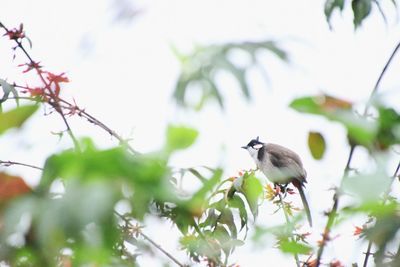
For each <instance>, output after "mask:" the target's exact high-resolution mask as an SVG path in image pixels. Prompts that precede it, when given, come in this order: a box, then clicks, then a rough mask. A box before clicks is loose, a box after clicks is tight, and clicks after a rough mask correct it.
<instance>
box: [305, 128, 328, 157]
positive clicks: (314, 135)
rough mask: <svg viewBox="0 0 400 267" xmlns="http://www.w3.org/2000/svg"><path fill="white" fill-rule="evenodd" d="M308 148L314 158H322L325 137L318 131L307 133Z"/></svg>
mask: <svg viewBox="0 0 400 267" xmlns="http://www.w3.org/2000/svg"><path fill="white" fill-rule="evenodd" d="M308 148H309V149H310V152H311V155H312V156H313V158H314V159H317V160H319V159H322V157H323V156H324V153H325V149H326V143H325V139H324V137H323V136H322V134H321V133H319V132H309V133H308Z"/></svg>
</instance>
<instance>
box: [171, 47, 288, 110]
mask: <svg viewBox="0 0 400 267" xmlns="http://www.w3.org/2000/svg"><path fill="white" fill-rule="evenodd" d="M173 50H174V53H175V55H176V56H177V58H178V59H179V60H180V61H181V64H182V67H181V68H182V70H181V74H180V75H179V77H178V81H177V82H176V86H175V91H174V94H173V97H174V99H175V100H176V102H177V103H178V105H181V106H183V107H191V108H195V109H197V110H198V109H201V108H202V106H203V105H204V103H206V102H207V101H208V100H210V99H215V100H217V102H218V104H219V106H220V107H221V108H223V107H224V99H223V96H222V94H221V92H220V88H219V87H218V86H217V84H218V82H217V80H216V75H217V74H218V73H220V72H226V73H228V74H230V75H231V76H232V77H234V79H235V80H236V81H237V83H238V85H239V87H240V89H241V91H242V93H243V95H244V96H245V98H246V99H250V97H251V94H250V89H249V85H248V82H247V79H246V75H247V71H248V69H249V68H250V67H251V66H253V65H254V64H256V63H257V56H258V55H257V53H258V52H259V51H268V52H271V53H273V54H274V55H276V56H277V57H278V58H279V59H281V60H283V61H287V60H288V56H287V54H286V52H285V51H284V50H282V49H280V48H279V47H278V46H277V44H276V43H275V42H273V41H260V42H239V43H227V44H222V45H210V46H206V47H197V48H196V49H195V50H194V52H193V53H192V54H190V55H182V54H181V53H179V52H178V51H177V49H176V48H173ZM234 50H240V51H243V52H245V53H246V54H247V55H249V56H250V58H251V59H252V60H253V62H252V64H251V66H245V67H239V66H236V65H235V64H234V63H233V62H232V61H231V60H230V59H229V54H230V53H231V52H232V51H234ZM195 90H200V95H199V96H198V97H197V98H196V99H193V93H192V92H194V91H195ZM191 98H192V99H191Z"/></svg>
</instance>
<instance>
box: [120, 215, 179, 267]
mask: <svg viewBox="0 0 400 267" xmlns="http://www.w3.org/2000/svg"><path fill="white" fill-rule="evenodd" d="M114 213H115V215H117V216H118V217H119V218H120V219H122V220H123V221H124V222H125V223H126V224H127V225H129V226H130V227H132V228H134V229H135V233H137V234H139V235H141V236H142V237H143V238H144V239H146V240H147V241H148V242H149V243H150V244H152V245H153V246H154V247H155V248H157V249H158V250H160V251H161V252H162V253H163V254H164V255H166V256H167V257H168V258H170V259H171V260H172V261H173V262H175V263H176V265H178V266H180V267H187V265H185V264H183V263H181V262H179V260H178V259H176V258H175V257H174V256H172V255H171V254H170V253H169V252H168V251H166V250H165V249H163V248H162V247H161V246H160V245H158V244H157V243H156V242H154V241H153V239H151V238H150V237H149V236H147V235H146V234H144V233H143V232H142V231H141V230H140V228H139V227H136V226H134V225H132V223H131V222H130V220H129V219H127V218H125V216H123V215H122V214H120V213H118V212H116V211H114Z"/></svg>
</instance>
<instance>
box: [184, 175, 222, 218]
mask: <svg viewBox="0 0 400 267" xmlns="http://www.w3.org/2000/svg"><path fill="white" fill-rule="evenodd" d="M221 177H222V170H221V169H218V170H216V171H215V172H214V174H213V176H212V177H211V178H210V179H209V180H207V181H206V182H205V183H204V184H203V186H202V187H201V188H200V189H199V190H198V191H197V192H196V193H194V194H193V196H192V197H191V198H190V199H189V200H188V201H187V202H186V203H185V206H187V207H188V209H189V210H190V211H191V214H193V215H194V216H197V217H199V216H201V215H202V214H203V211H204V208H205V206H204V205H205V203H206V200H207V195H208V194H209V193H210V192H211V191H212V189H213V188H214V187H215V186H216V185H217V184H218V183H219V181H220V180H221Z"/></svg>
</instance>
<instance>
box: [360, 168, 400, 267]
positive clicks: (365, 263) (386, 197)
mask: <svg viewBox="0 0 400 267" xmlns="http://www.w3.org/2000/svg"><path fill="white" fill-rule="evenodd" d="M399 170H400V161H399V163H398V164H397V167H396V170H395V171H394V173H393V176H392V181H391V183H390V185H389V187H388V189H387V192H386V193H385V196H384V198H383V200H382V205H385V204H386V201H387V200H388V197H389V194H390V191H391V190H390V189H391V187H392V183H393V181H394V180H395V179H396V177H397V176H398V175H399ZM371 249H372V241H371V240H369V241H368V247H367V251H366V252H365V258H364V263H363V267H366V266H367V265H368V259H369V255H371ZM397 253H398V255H397V256H400V248H399V251H398V252H397Z"/></svg>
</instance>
